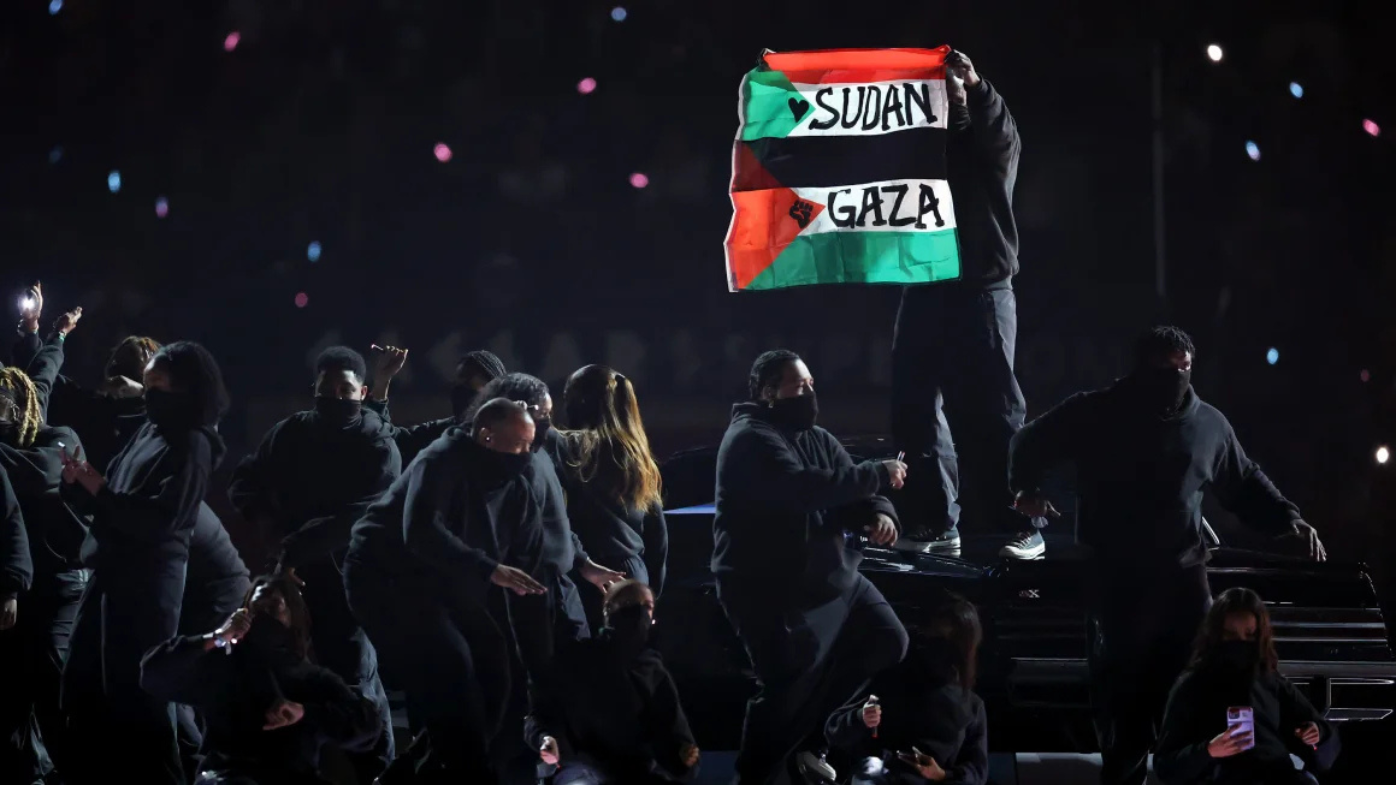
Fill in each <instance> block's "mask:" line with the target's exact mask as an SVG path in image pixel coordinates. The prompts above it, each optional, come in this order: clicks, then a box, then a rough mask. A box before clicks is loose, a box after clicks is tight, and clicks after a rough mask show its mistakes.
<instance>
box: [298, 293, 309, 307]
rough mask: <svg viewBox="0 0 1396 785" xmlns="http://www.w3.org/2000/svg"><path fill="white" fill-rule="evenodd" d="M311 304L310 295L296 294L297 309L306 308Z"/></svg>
mask: <svg viewBox="0 0 1396 785" xmlns="http://www.w3.org/2000/svg"><path fill="white" fill-rule="evenodd" d="M309 303H310V295H308V294H306V293H305V292H296V307H297V308H304V307H305V306H306V305H307V304H309Z"/></svg>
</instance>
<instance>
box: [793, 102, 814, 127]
mask: <svg viewBox="0 0 1396 785" xmlns="http://www.w3.org/2000/svg"><path fill="white" fill-rule="evenodd" d="M808 111H809V101H805V100H803V99H799V98H791V99H790V113H791V114H793V115H795V122H797V123H798V122H800V118H801V117H804V116H805V112H808Z"/></svg>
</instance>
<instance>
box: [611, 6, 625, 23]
mask: <svg viewBox="0 0 1396 785" xmlns="http://www.w3.org/2000/svg"><path fill="white" fill-rule="evenodd" d="M625 17H626V13H625V9H624V8H622V7H620V6H616V7H615V8H612V9H611V19H613V20H615V21H617V22H624V21H625Z"/></svg>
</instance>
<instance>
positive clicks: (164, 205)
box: [155, 196, 170, 218]
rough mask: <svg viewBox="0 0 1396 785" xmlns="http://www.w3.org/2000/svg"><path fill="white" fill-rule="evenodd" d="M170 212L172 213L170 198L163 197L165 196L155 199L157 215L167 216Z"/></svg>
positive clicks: (159, 216)
mask: <svg viewBox="0 0 1396 785" xmlns="http://www.w3.org/2000/svg"><path fill="white" fill-rule="evenodd" d="M169 214H170V200H169V199H166V198H165V197H163V196H162V197H160V198H159V199H156V200H155V215H156V217H158V218H164V217H165V216H167V215H169Z"/></svg>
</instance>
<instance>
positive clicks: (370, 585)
mask: <svg viewBox="0 0 1396 785" xmlns="http://www.w3.org/2000/svg"><path fill="white" fill-rule="evenodd" d="M344 577H345V587H346V590H347V594H348V600H349V604H350V606H351V607H352V608H353V610H354V613H355V615H356V616H357V617H358V618H359V620H360V622H361V623H362V624H363V626H364V629H365V630H366V631H367V633H368V636H369V637H370V638H371V639H372V640H373V641H375V642H377V643H378V644H380V646H379V651H380V653H381V656H382V659H383V662H384V667H385V668H386V669H387V670H388V672H389V673H391V674H393V676H394V677H396V678H398V679H400V680H401V682H402V683H401V684H400V685H399V686H401V688H402V689H403V691H404V692H406V693H407V704H408V712H409V713H410V714H411V715H412V716H414V717H416V718H420V721H421V723H422V725H423V727H424V728H425V729H426V732H427V736H428V740H429V742H430V750H429V751H428V752H427V753H426V755H425V756H424V758H423V759H421V760H419V761H417V766H418V767H419V768H418V781H420V782H427V783H430V782H448V781H450V782H472V783H473V782H480V783H490V782H496V781H497V777H496V774H495V773H494V771H493V768H492V766H491V765H490V750H489V742H490V740H491V739H492V738H494V736H495V735H496V734H498V732H499V724H500V716H501V715H502V713H503V709H504V705H505V703H506V701H507V695H508V689H509V684H510V675H509V670H510V669H509V647H508V645H507V641H508V639H507V637H506V636H505V635H504V634H503V633H502V632H501V631H500V630H499V628H498V627H497V626H496V625H495V623H494V622H493V621H492V620H491V619H490V618H489V617H488V616H486V615H485V614H484V613H483V612H481V613H474V614H469V615H463V614H461V613H453V612H452V611H451V610H450V609H448V608H447V607H446V606H445V605H444V604H442V603H440V602H437V601H435V599H434V598H432V597H431V596H430V594H429V593H428V592H425V591H422V590H417V589H413V588H408V587H405V586H404V585H403V584H401V583H399V582H397V581H395V580H392V579H388V578H386V577H385V576H382V575H380V574H378V573H377V572H376V571H374V570H372V569H370V568H366V567H362V566H359V565H355V564H353V563H352V562H350V563H346V565H345V574H344Z"/></svg>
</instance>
